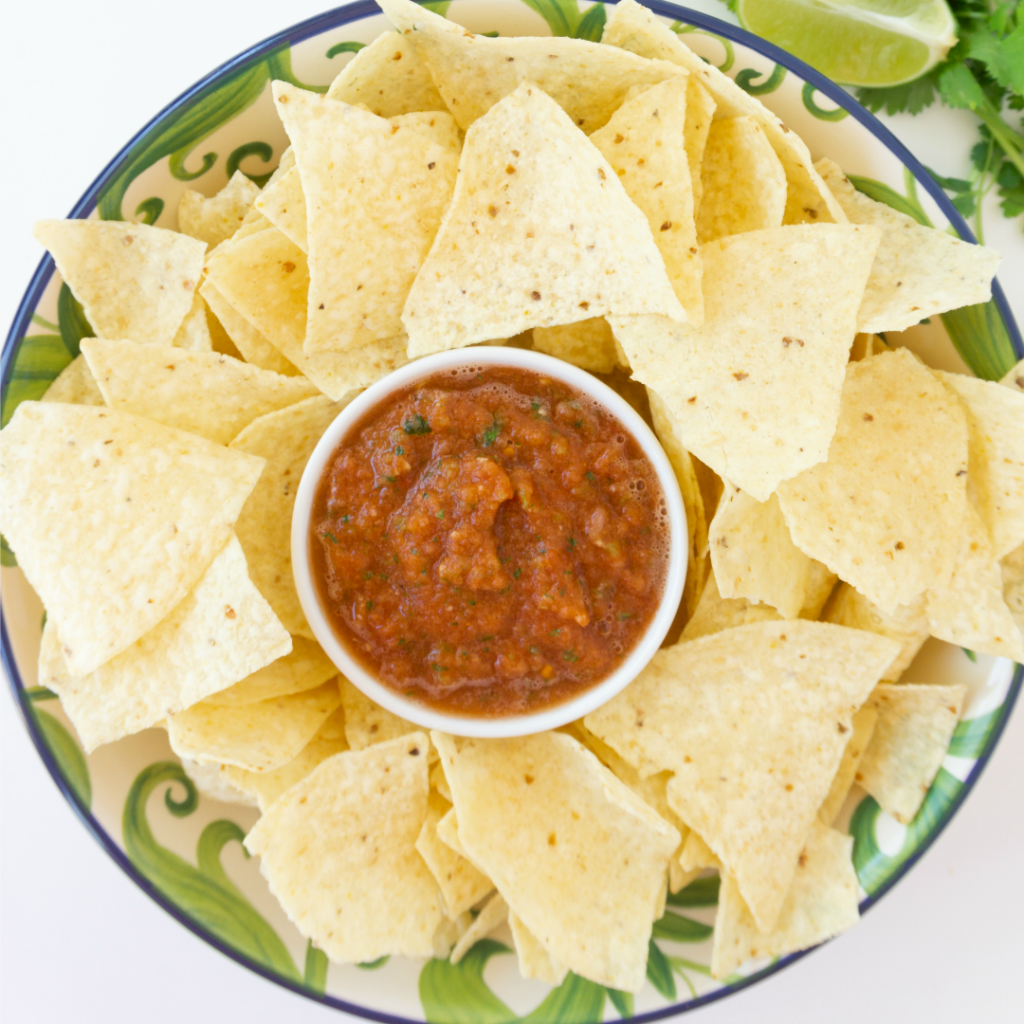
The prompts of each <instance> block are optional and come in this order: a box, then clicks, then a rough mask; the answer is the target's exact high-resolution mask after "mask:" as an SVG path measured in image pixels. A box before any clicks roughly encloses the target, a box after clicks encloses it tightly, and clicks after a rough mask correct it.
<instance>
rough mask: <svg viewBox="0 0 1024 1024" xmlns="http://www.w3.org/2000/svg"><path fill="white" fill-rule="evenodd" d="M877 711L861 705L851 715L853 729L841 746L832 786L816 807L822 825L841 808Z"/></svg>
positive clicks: (829, 823) (854, 777) (832, 820)
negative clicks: (840, 755) (840, 754)
mask: <svg viewBox="0 0 1024 1024" xmlns="http://www.w3.org/2000/svg"><path fill="white" fill-rule="evenodd" d="M877 721H878V712H877V711H876V710H875V709H874V708H873V707H868V706H865V707H862V708H861V709H860V711H858V712H857V714H855V715H854V716H853V731H852V732H850V734H849V736H850V738H849V739H848V740H847V741H846V746H845V747H844V748H843V759H842V760H841V761H840V762H839V770H838V771H837V772H836V776H835V778H834V779H833V780H832V788H831V789H829V791H828V796H827V797H825V799H824V801H823V802H822V805H821V807H819V808H818V820H819V821H820V822H821V823H822V824H823V825H831V824H832V823H833V822H834V821H835V820H836V818H837V817H838V815H839V812H840V811H841V810H842V807H843V804H844V803H846V798H847V796H848V795H849V793H850V790H851V789H852V788H853V783H854V780H855V779H856V777H857V769H858V768H859V767H860V762H861V759H862V758H863V757H864V751H865V750H867V748H868V744H869V743H870V742H871V737H872V736H873V735H874V732H875V723H876V722H877Z"/></svg>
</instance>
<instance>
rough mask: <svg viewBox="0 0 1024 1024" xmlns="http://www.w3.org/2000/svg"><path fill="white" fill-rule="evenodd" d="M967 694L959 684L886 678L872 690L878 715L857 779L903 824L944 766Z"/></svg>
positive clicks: (907, 823)
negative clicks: (934, 683)
mask: <svg viewBox="0 0 1024 1024" xmlns="http://www.w3.org/2000/svg"><path fill="white" fill-rule="evenodd" d="M966 694H967V687H966V686H961V685H957V686H923V685H920V684H918V683H900V684H899V685H892V684H890V683H882V684H881V685H880V686H878V687H876V689H875V692H874V693H873V694H872V695H871V700H870V702H869V703H870V706H871V707H873V708H875V710H876V711H877V712H878V721H877V722H876V724H875V732H874V735H873V736H872V737H871V742H870V743H869V744H868V749H867V750H866V751H865V752H864V757H863V758H862V759H861V762H860V767H859V769H858V770H857V775H856V779H857V782H858V783H859V784H860V785H861V786H863V787H864V789H866V790H867V791H868V792H869V793H870V794H871V795H872V796H873V797H874V798H875V799H876V800H877V801H878V802H879V804H881V807H882V810H883V811H885V812H886V813H887V814H890V815H892V817H894V818H895V819H896V820H897V821H899V822H902V823H903V824H904V825H909V824H910V822H911V821H912V820H913V818H914V815H915V814H917V811H918V808H919V807H920V806H921V802H922V801H923V800H924V798H925V794H926V793H927V792H928V789H929V787H930V786H931V784H932V781H933V780H934V779H935V776H936V775H937V774H938V772H939V768H940V767H942V759H943V758H944V757H945V756H946V751H947V750H948V749H949V742H950V740H951V739H952V737H953V730H954V729H955V728H956V724H957V722H958V721H959V720H960V712H961V709H962V708H963V703H964V697H965V696H966Z"/></svg>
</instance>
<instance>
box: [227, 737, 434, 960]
mask: <svg viewBox="0 0 1024 1024" xmlns="http://www.w3.org/2000/svg"><path fill="white" fill-rule="evenodd" d="M426 746H427V737H426V735H425V734H424V733H413V734H412V735H411V736H408V737H402V738H401V739H397V740H394V741H393V742H391V743H380V744H377V745H376V746H373V747H371V748H369V749H368V750H363V751H360V752H355V751H348V752H346V753H344V754H336V755H335V756H334V757H331V758H328V759H327V760H326V761H324V762H322V763H321V764H320V765H319V766H318V767H317V768H316V769H315V770H314V771H313V772H312V773H311V774H310V775H307V776H306V778H304V779H303V780H302V781H301V782H299V783H297V784H296V785H295V786H293V787H292V788H291V789H289V790H288V791H287V792H286V793H285V794H283V795H282V796H280V797H279V798H278V799H277V800H275V801H274V802H273V804H271V805H270V807H268V808H267V811H266V813H265V814H264V815H263V817H262V818H260V820H259V821H258V822H257V823H256V826H255V828H253V830H252V831H251V832H250V833H249V835H248V836H246V839H245V846H246V849H248V850H249V852H250V853H255V854H259V856H260V858H261V863H260V870H261V871H262V872H263V875H264V877H265V878H266V879H267V881H268V883H269V884H270V891H271V892H272V893H273V894H274V895H275V896H276V897H277V898H278V899H279V900H280V901H281V906H282V907H284V910H285V913H286V914H287V915H288V917H289V918H290V919H291V920H292V921H293V922H294V923H295V925H296V927H297V928H298V929H299V931H300V932H301V933H302V935H304V936H305V937H306V938H309V939H312V940H313V942H314V943H315V944H316V946H317V947H318V948H320V949H322V950H323V951H324V952H325V953H326V954H327V956H328V958H329V959H331V960H333V961H334V962H335V963H368V962H370V961H372V960H376V959H377V958H378V957H381V956H387V955H390V954H399V955H405V956H426V957H429V956H432V955H433V952H434V943H433V938H434V933H435V932H436V931H437V928H438V926H439V925H440V924H441V922H442V919H443V915H442V914H441V907H440V905H439V903H438V897H437V883H436V882H435V881H434V876H433V875H432V874H431V873H430V872H429V871H428V870H427V866H426V864H424V863H423V859H422V858H421V857H420V855H419V854H418V853H417V852H416V847H415V845H414V844H415V842H416V837H417V835H419V832H420V829H421V828H422V827H423V819H424V818H425V817H426V814H427V791H428V785H427V759H426V757H425V756H424V752H425V750H426ZM365 837H369V838H365Z"/></svg>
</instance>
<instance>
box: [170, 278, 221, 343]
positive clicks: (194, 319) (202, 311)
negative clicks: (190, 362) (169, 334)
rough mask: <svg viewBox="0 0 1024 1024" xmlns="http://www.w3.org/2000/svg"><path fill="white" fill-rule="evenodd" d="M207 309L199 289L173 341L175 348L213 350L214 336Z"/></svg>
mask: <svg viewBox="0 0 1024 1024" xmlns="http://www.w3.org/2000/svg"><path fill="white" fill-rule="evenodd" d="M207 309H208V307H207V305H206V300H205V299H204V298H203V297H202V296H201V295H200V294H199V292H198V291H196V292H194V293H193V296H192V307H191V309H189V311H188V312H187V313H186V314H185V319H184V320H182V321H181V326H180V327H179V328H178V330H177V332H176V333H175V335H174V338H173V340H172V341H171V345H172V346H173V347H174V348H183V349H187V350H188V351H189V352H212V351H213V338H212V337H211V335H210V324H209V321H208V320H207V317H206V311H207Z"/></svg>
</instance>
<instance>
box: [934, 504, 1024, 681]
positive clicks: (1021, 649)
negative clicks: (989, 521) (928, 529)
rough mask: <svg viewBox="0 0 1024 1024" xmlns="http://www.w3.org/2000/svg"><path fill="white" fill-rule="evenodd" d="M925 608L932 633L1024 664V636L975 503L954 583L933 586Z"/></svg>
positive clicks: (965, 529) (970, 508)
mask: <svg viewBox="0 0 1024 1024" xmlns="http://www.w3.org/2000/svg"><path fill="white" fill-rule="evenodd" d="M925 612H926V614H927V616H928V624H929V627H930V629H931V634H932V636H936V637H938V638H939V639H940V640H946V641H948V642H949V643H951V644H956V645H957V646H958V647H966V648H967V649H968V650H971V651H981V652H982V653H983V654H993V655H995V656H997V657H999V656H1002V657H1004V658H1010V659H1011V660H1013V661H1018V662H1021V663H1022V664H1024V636H1022V635H1021V630H1020V627H1019V626H1018V625H1017V623H1016V622H1014V620H1013V615H1012V614H1011V612H1010V609H1009V608H1007V606H1006V602H1005V601H1004V600H1003V577H1002V573H1001V571H1000V567H999V562H998V561H997V560H996V558H995V555H994V553H993V550H992V544H991V542H990V541H989V537H988V531H987V530H986V529H985V524H984V523H983V522H982V521H981V516H980V515H978V512H977V510H976V509H975V507H974V504H973V503H972V502H968V504H967V516H966V518H965V519H964V524H963V532H962V534H961V536H960V538H959V544H958V551H957V556H956V565H955V566H954V567H953V576H952V578H951V579H950V581H949V583H948V585H946V586H944V587H939V588H936V589H933V590H929V591H928V593H927V595H926V598H925Z"/></svg>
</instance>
